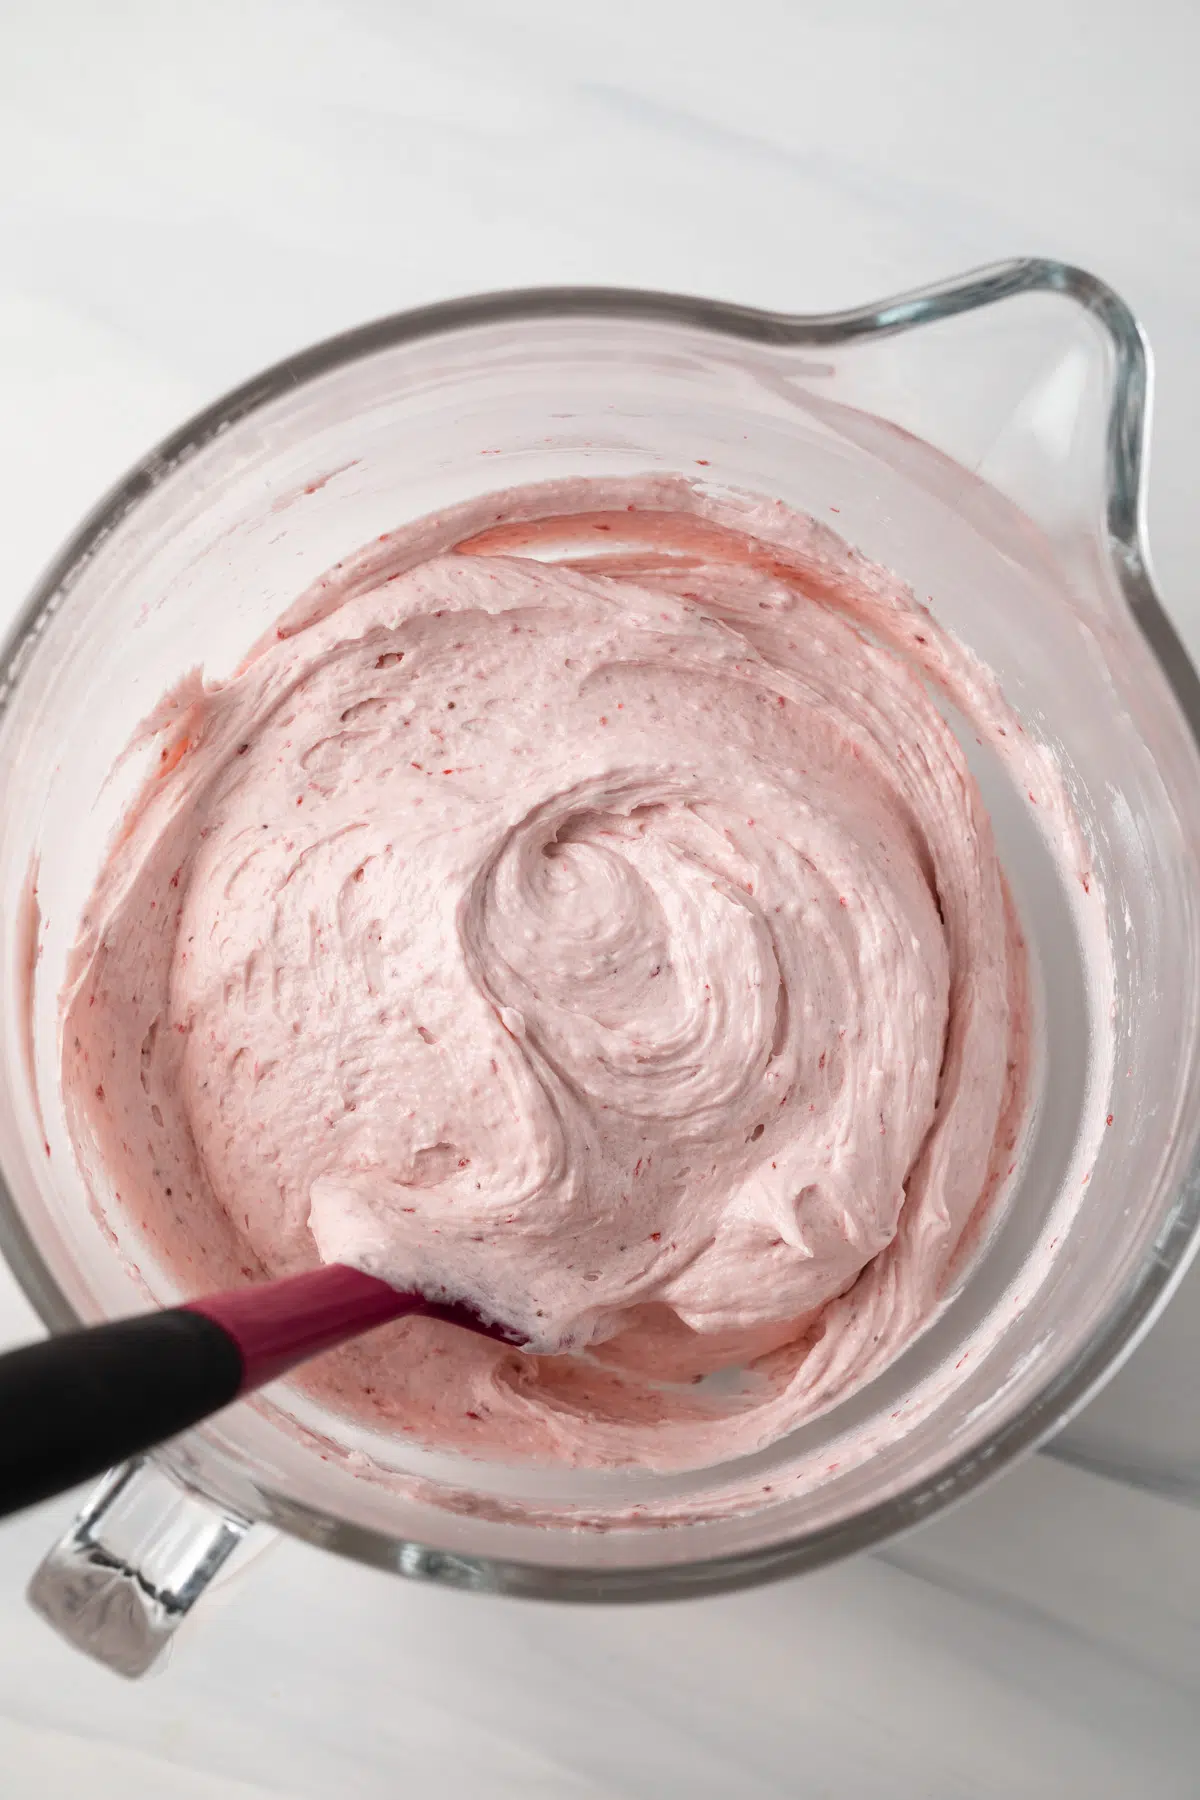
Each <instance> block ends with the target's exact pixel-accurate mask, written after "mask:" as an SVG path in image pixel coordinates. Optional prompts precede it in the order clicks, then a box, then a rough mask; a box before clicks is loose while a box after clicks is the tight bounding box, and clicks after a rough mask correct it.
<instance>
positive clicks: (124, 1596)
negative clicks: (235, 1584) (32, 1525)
mask: <svg viewBox="0 0 1200 1800" xmlns="http://www.w3.org/2000/svg"><path fill="white" fill-rule="evenodd" d="M249 1529H250V1521H249V1520H247V1519H243V1518H240V1517H239V1516H238V1515H237V1514H236V1513H232V1512H226V1511H224V1510H222V1509H220V1508H218V1507H216V1506H214V1505H213V1504H211V1503H210V1502H209V1501H208V1500H205V1499H202V1498H201V1497H200V1495H198V1494H196V1493H194V1492H193V1491H192V1490H191V1489H189V1488H187V1487H184V1486H183V1485H182V1484H181V1483H180V1482H179V1481H178V1480H176V1478H175V1477H174V1476H172V1475H170V1474H169V1473H168V1472H167V1471H166V1470H165V1469H164V1468H162V1467H161V1466H160V1465H158V1464H157V1463H154V1462H151V1461H147V1460H144V1459H141V1458H139V1459H137V1460H135V1461H133V1462H128V1463H125V1464H124V1465H123V1466H122V1467H120V1468H118V1469H113V1470H112V1471H110V1473H109V1474H108V1475H106V1476H105V1478H104V1480H103V1481H102V1482H101V1484H100V1486H99V1487H98V1488H97V1489H96V1490H95V1492H94V1493H93V1494H92V1495H91V1496H90V1498H89V1499H88V1500H87V1502H86V1503H85V1505H84V1507H83V1509H82V1511H81V1512H80V1513H79V1515H78V1517H77V1518H76V1520H75V1522H74V1524H73V1525H72V1526H71V1528H70V1530H69V1531H68V1532H67V1533H66V1535H65V1536H64V1537H62V1538H61V1539H60V1540H59V1542H58V1543H57V1544H56V1545H55V1546H54V1548H53V1549H52V1550H51V1551H50V1553H49V1555H48V1556H47V1557H46V1559H45V1561H44V1562H43V1563H42V1564H41V1566H40V1568H39V1569H38V1570H37V1572H36V1574H35V1575H34V1577H33V1580H32V1581H31V1582H30V1584H29V1590H28V1596H27V1597H28V1599H29V1603H30V1605H31V1606H32V1607H33V1609H34V1611H35V1612H38V1613H40V1614H41V1616H42V1618H44V1619H45V1620H46V1621H47V1622H48V1623H49V1624H50V1625H52V1626H53V1627H54V1629H55V1631H57V1632H58V1633H59V1635H60V1636H61V1637H64V1638H65V1639H66V1640H67V1642H68V1643H70V1644H73V1645H74V1646H75V1648H76V1649H77V1650H82V1651H83V1652H84V1654H85V1655H86V1656H90V1657H93V1658H94V1659H95V1661H97V1662H100V1663H103V1664H104V1665H105V1666H106V1667H107V1668H110V1669H112V1670H114V1671H115V1672H116V1673H117V1674H118V1675H126V1676H129V1677H135V1676H138V1675H144V1674H145V1673H146V1671H147V1670H148V1669H149V1668H150V1667H151V1666H152V1665H153V1664H154V1663H155V1662H157V1660H158V1659H159V1657H160V1656H161V1655H162V1654H163V1652H164V1651H165V1650H166V1648H167V1646H168V1645H169V1643H170V1641H171V1638H172V1636H173V1634H174V1632H175V1630H176V1628H177V1627H178V1626H179V1625H180V1624H181V1622H182V1621H183V1619H184V1618H186V1616H187V1614H188V1613H189V1612H190V1611H191V1608H192V1606H193V1605H194V1604H195V1602H196V1601H197V1600H198V1599H199V1597H200V1595H201V1594H202V1593H203V1592H204V1590H205V1588H206V1587H207V1586H208V1584H209V1582H210V1581H211V1580H212V1579H213V1577H214V1575H216V1573H217V1572H218V1570H219V1569H221V1568H222V1567H223V1566H224V1564H225V1563H226V1562H227V1561H228V1559H229V1557H230V1556H231V1555H232V1554H233V1552H234V1551H235V1550H236V1549H237V1548H238V1547H239V1545H240V1544H241V1543H242V1542H243V1540H244V1539H245V1536H246V1533H247V1532H248V1530H249Z"/></svg>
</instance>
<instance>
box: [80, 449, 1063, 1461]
mask: <svg viewBox="0 0 1200 1800" xmlns="http://www.w3.org/2000/svg"><path fill="white" fill-rule="evenodd" d="M950 718H955V719H957V720H959V721H960V722H965V725H966V727H967V729H968V730H969V732H970V733H971V734H973V735H975V736H978V737H979V738H980V739H981V740H982V741H984V742H985V743H987V744H988V745H990V746H991V747H992V749H994V750H996V751H998V752H999V754H1000V755H1001V756H1002V757H1003V758H1004V759H1005V761H1006V763H1007V765H1008V767H1009V768H1010V771H1011V772H1012V773H1013V775H1014V779H1015V780H1016V781H1017V782H1018V783H1019V785H1020V787H1021V788H1022V789H1023V790H1025V791H1027V792H1028V793H1029V795H1030V798H1031V800H1032V801H1034V802H1039V801H1040V802H1041V803H1042V804H1043V806H1045V807H1046V808H1047V810H1048V811H1052V810H1053V808H1054V806H1055V805H1057V804H1058V798H1057V793H1058V790H1057V787H1056V784H1055V780H1054V777H1053V772H1052V770H1051V768H1050V765H1049V764H1048V762H1047V760H1046V758H1045V756H1044V754H1043V753H1042V752H1041V751H1039V750H1038V749H1036V748H1035V747H1034V746H1033V745H1032V744H1031V742H1030V741H1029V740H1028V739H1027V738H1026V737H1025V735H1024V733H1023V732H1022V731H1021V728H1020V724H1019V722H1018V721H1017V719H1016V718H1015V716H1014V714H1013V713H1012V711H1011V709H1010V708H1009V707H1008V706H1007V705H1006V703H1005V701H1004V699H1003V696H1002V695H1001V694H1000V692H999V689H998V688H997V686H996V683H995V682H994V680H993V679H992V678H991V676H990V675H989V673H988V672H987V671H986V670H985V669H983V668H982V667H981V666H980V664H979V663H978V662H977V661H976V660H975V659H974V658H973V657H972V656H971V655H970V654H969V653H968V652H967V651H966V650H965V649H963V648H962V647H961V646H960V645H959V644H958V643H957V641H956V640H955V639H953V638H952V637H951V636H949V635H948V634H947V633H946V632H945V631H944V630H943V629H941V628H940V627H939V626H938V624H937V623H936V621H935V619H934V618H933V617H932V616H931V614H930V612H929V611H928V609H927V608H926V607H924V606H923V605H920V604H918V603H917V602H916V600H915V599H914V597H913V596H912V595H911V593H909V592H908V590H907V589H905V588H904V587H903V586H902V585H901V584H900V583H899V582H898V581H897V580H896V579H895V578H894V577H893V576H891V575H890V574H888V573H887V572H886V571H884V570H882V569H880V568H878V567H876V566H875V565H873V564H871V563H869V562H867V561H866V560H865V559H863V558H862V557H860V556H859V555H857V554H856V553H855V552H853V551H852V550H850V549H849V548H848V547H847V546H846V545H845V544H844V543H843V542H842V541H841V540H840V539H839V538H837V537H836V536H835V535H834V534H833V533H832V532H830V531H829V530H828V529H826V528H825V527H823V526H819V525H817V524H815V523H814V522H813V521H812V520H811V519H809V518H807V517H805V516H803V515H801V514H799V513H797V512H794V511H791V510H789V509H788V508H786V507H784V506H783V505H781V504H778V503H776V502H773V501H769V500H765V499H761V498H758V497H756V496H752V495H749V494H742V493H736V492H732V493H731V492H728V491H719V490H716V489H715V488H708V487H705V486H703V485H700V484H696V483H692V482H689V481H686V480H683V479H682V478H667V477H663V478H658V477H649V476H647V477H641V478H638V479H634V480H612V479H602V480H592V481H573V482H569V483H568V482H561V483H550V484H542V485H540V486H536V487H531V488H527V489H522V490H514V491H512V492H509V493H505V494H498V495H489V496H486V497H484V498H482V499H479V500H475V501H471V502H468V503H466V504H465V505H463V506H461V507H459V508H457V509H455V510H453V511H449V512H446V513H443V514H441V515H439V516H436V517H431V518H427V519H424V520H422V521H420V522H418V523H417V524H415V525H409V526H406V527H404V528H403V529H401V530H398V531H397V532H395V533H392V534H389V535H388V536H386V537H384V538H382V539H380V540H378V541H377V542H374V543H372V544H370V545H368V546H367V547H366V548H364V549H363V550H362V551H361V552H359V553H358V554H357V555H356V556H354V557H351V558H349V559H348V560H347V561H345V562H344V563H343V564H341V565H339V566H338V567H337V568H335V569H333V570H331V571H330V572H329V574H328V575H327V576H325V577H324V578H323V579H322V580H321V581H320V582H318V583H317V584H316V585H315V586H314V587H313V588H311V589H310V590H309V591H308V592H307V593H305V594H304V595H302V596H301V597H300V599H299V600H298V601H296V602H295V603H294V604H293V605H292V607H291V608H290V610H289V611H288V612H287V613H285V614H284V616H283V617H282V618H281V619H280V620H279V623H278V625H277V627H276V628H275V629H274V630H273V631H272V632H271V633H270V634H269V636H268V637H267V638H266V639H265V640H264V641H263V642H261V643H260V644H259V645H258V646H256V648H255V649H254V650H253V651H252V652H251V654H250V655H249V656H248V658H247V659H246V661H245V663H244V664H243V666H242V667H241V668H240V669H239V670H238V671H237V672H236V673H235V674H234V675H233V676H232V677H230V678H228V679H223V680H220V681H214V682H208V681H206V680H205V679H204V678H203V677H202V675H200V674H199V673H197V674H195V675H193V676H191V677H189V678H188V679H187V680H186V681H185V682H184V683H183V684H181V686H180V687H179V688H178V689H177V690H176V691H175V692H174V693H172V694H171V695H169V696H167V698H166V700H165V701H164V702H163V703H162V705H161V706H160V707H159V708H158V710H157V712H156V714H155V715H154V717H153V719H152V720H151V721H150V722H149V725H148V726H147V728H146V729H147V731H149V732H150V733H151V734H152V735H153V739H154V745H155V758H156V767H155V772H154V773H153V774H152V775H151V777H150V779H149V780H148V782H147V784H146V786H145V787H144V789H143V791H142V792H141V794H140V796H139V797H138V799H137V801H136V803H135V805H134V806H133V808H132V810H131V812H130V813H129V815H128V817H127V819H126V821H125V825H124V827H123V830H122V833H121V835H120V838H119V841H118V842H117V843H116V844H115V846H114V848H113V849H112V851H111V853H110V855H109V858H108V861H107V863H106V865H105V867H104V869H103V870H102V872H101V874H100V877H99V880H98V883H97V885H96V888H95V891H94V894H93V896H92V898H91V901H90V904H89V907H88V911H87V915H86V917H85V919H84V920H83V923H82V927H81V931H80V937H79V942H78V945H77V948H76V951H75V954H74V960H73V964H72V968H71V973H70V979H69V983H68V987H67V990H66V992H65V993H64V997H63V1078H64V1089H65V1094H66V1099H67V1105H68V1115H69V1120H70V1125H71V1130H72V1133H73V1136H74V1139H75V1142H76V1144H77V1147H78V1150H79V1156H80V1160H81V1165H82V1166H83V1168H84V1170H85V1173H86V1175H87V1178H88V1180H89V1183H90V1185H91V1187H92V1191H93V1195H94V1198H95V1201H96V1204H97V1206H99V1207H100V1208H101V1210H102V1211H105V1212H107V1213H108V1214H110V1215H112V1214H113V1213H114V1212H119V1213H120V1214H121V1216H122V1218H123V1219H124V1220H125V1221H126V1222H127V1223H129V1224H131V1226H132V1227H133V1228H134V1229H135V1230H136V1232H137V1234H138V1236H139V1240H140V1241H141V1242H143V1243H144V1244H145V1246H146V1252H147V1260H148V1263H150V1262H153V1264H154V1266H155V1267H156V1268H159V1269H162V1268H165V1269H166V1270H168V1271H169V1272H170V1274H171V1275H172V1276H173V1279H174V1281H175V1284H176V1285H177V1287H179V1288H182V1289H183V1290H185V1291H187V1292H191V1293H196V1292H200V1291H202V1290H205V1289H210V1288H212V1287H214V1286H220V1285H223V1284H225V1283H227V1282H229V1281H240V1280H250V1279H261V1278H262V1277H263V1276H264V1275H269V1274H270V1275H275V1274H285V1273H288V1272H291V1271H294V1270H298V1269H302V1268H306V1267H310V1266H312V1265H314V1264H315V1263H316V1262H317V1261H318V1260H320V1259H323V1260H325V1261H343V1262H349V1263H352V1264H356V1265H358V1266H360V1267H363V1268H366V1269H368V1270H370V1271H372V1272H373V1273H375V1274H379V1275H382V1276H383V1277H385V1278H386V1279H387V1280H389V1281H392V1282H394V1283H396V1284H397V1285H399V1286H403V1287H406V1288H407V1287H412V1286H414V1285H417V1286H420V1287H422V1288H424V1289H425V1290H426V1291H427V1292H429V1293H430V1294H436V1295H437V1296H439V1297H448V1298H452V1299H465V1300H468V1301H469V1302H471V1304H472V1305H474V1306H475V1307H477V1308H478V1309H479V1310H480V1311H482V1312H483V1313H484V1314H485V1315H487V1316H489V1317H492V1318H498V1319H502V1320H504V1321H505V1322H507V1323H508V1324H510V1325H512V1326H513V1327H515V1328H516V1329H517V1330H519V1331H520V1333H521V1334H522V1335H523V1336H524V1337H525V1338H527V1339H528V1344H529V1347H528V1349H525V1350H520V1349H514V1348H512V1347H509V1346H506V1345H502V1344H499V1343H496V1342H492V1341H489V1340H485V1339H482V1338H478V1337H473V1336H471V1335H469V1334H467V1333H465V1332H462V1331H458V1330H456V1329H455V1328H454V1327H452V1326H449V1325H446V1324H442V1323H438V1322H436V1321H431V1320H424V1319H414V1320H409V1321H406V1322H404V1323H401V1324H398V1325H395V1326H391V1327H387V1328H385V1329H383V1330H381V1331H377V1332H374V1333H372V1334H371V1335H370V1336H369V1337H367V1338H365V1339H363V1340H361V1341H359V1342H358V1343H356V1344H353V1345H350V1346H347V1347H346V1348H344V1349H342V1350H340V1351H338V1352H335V1353H333V1354H331V1355H330V1356H327V1357H325V1358H323V1359H322V1360H321V1361H320V1362H319V1363H317V1364H315V1365H313V1366H312V1368H311V1369H310V1371H309V1372H308V1373H307V1375H306V1376H305V1377H304V1379H305V1380H306V1381H307V1382H308V1384H309V1385H310V1387H311V1388H312V1390H313V1391H314V1392H316V1393H317V1394H318V1395H319V1396H320V1397H321V1398H322V1399H324V1400H326V1401H328V1402H330V1403H331V1404H332V1405H334V1406H335V1407H337V1408H341V1409H344V1410H348V1411H350V1412H353V1413H355V1414H357V1415H358V1416H359V1417H360V1418H365V1419H367V1420H368V1421H369V1422H370V1423H373V1424H376V1425H378V1426H379V1427H381V1428H382V1429H384V1430H387V1431H390V1432H399V1433H407V1434H410V1435H412V1436H413V1437H414V1438H415V1439H417V1440H418V1441H419V1442H421V1443H424V1444H428V1445H433V1446H436V1447H440V1448H449V1449H455V1450H459V1451H465V1452H468V1453H473V1454H476V1455H481V1456H487V1457H491V1458H498V1459H509V1460H513V1459H527V1458H533V1459H539V1460H558V1461H566V1462H570V1463H577V1464H585V1465H603V1464H613V1463H616V1464H621V1463H625V1464H628V1463H633V1464H643V1465H646V1466H650V1467H656V1468H672V1467H688V1466H693V1465H698V1464H702V1463H706V1462H711V1461H713V1460H719V1459H722V1458H726V1457H730V1456H733V1455H737V1454H740V1453H742V1452H745V1451H747V1450H751V1449H754V1448H756V1447H758V1446H760V1445H763V1444H765V1443H769V1442H771V1441H773V1440H775V1439H776V1438H778V1437H780V1436H782V1435H783V1434H784V1433H786V1432H787V1431H789V1430H790V1429H791V1428H792V1427H793V1426H795V1425H797V1424H799V1423H800V1422H802V1421H803V1420H804V1419H806V1418H808V1417H810V1416H812V1415H813V1414H815V1413H817V1412H820V1411H822V1410H824V1409H826V1408H828V1407H829V1406H830V1405H832V1404H833V1403H834V1402H835V1401H837V1400H838V1399H839V1398H840V1397H842V1396H844V1395H845V1394H847V1393H848V1392H849V1391H850V1390H852V1389H854V1388H856V1387H858V1386H859V1385H861V1384H862V1383H863V1382H865V1381H866V1380H868V1379H869V1378H870V1377H871V1376H872V1375H873V1374H874V1373H876V1372H877V1371H878V1370H879V1369H881V1368H882V1367H883V1366H884V1365H885V1364H887V1363H888V1362H889V1361H890V1360H891V1359H892V1358H894V1357H895V1355H896V1354H897V1352H898V1351H899V1350H900V1349H901V1348H902V1347H903V1346H904V1345H905V1344H906V1343H907V1342H908V1341H909V1340H910V1339H911V1338H912V1337H913V1336H914V1334H915V1333H917V1332H918V1331H919V1330H920V1329H921V1327H922V1325H923V1324H924V1323H925V1322H926V1321H928V1319H929V1318H930V1317H931V1316H932V1314H933V1313H934V1312H935V1311H936V1309H937V1307H938V1305H939V1303H940V1300H941V1298H942V1296H943V1294H944V1292H945V1289H946V1284H947V1281H948V1278H949V1277H950V1275H951V1274H952V1272H953V1271H954V1270H955V1269H956V1268H957V1267H958V1265H959V1263H960V1261H961V1258H962V1256H963V1255H964V1253H965V1249H966V1247H967V1246H968V1245H969V1244H970V1243H971V1242H972V1241H974V1240H975V1238H977V1236H978V1234H979V1230H980V1226H981V1224H982V1223H985V1222H986V1219H987V1218H988V1216H989V1215H990V1213H991V1211H992V1209H993V1208H994V1207H995V1205H996V1203H997V1201H998V1198H999V1196H1000V1195H1001V1193H1002V1191H1003V1187H1004V1183H1005V1180H1006V1178H1007V1176H1008V1175H1009V1173H1010V1172H1011V1170H1012V1167H1013V1165H1014V1162H1015V1160H1016V1157H1017V1154H1018V1140H1019V1131H1020V1126H1021V1121H1022V1115H1023V1109H1024V1106H1025V1102H1026V1097H1027V1090H1028V1087H1029V1066H1030V1038H1031V1033H1030V1020H1029V1002H1028V995H1027V966H1026V952H1025V947H1024V943H1023V939H1022V933H1021V930H1020V927H1019V924H1018V921H1017V918H1016V915H1015V912H1014V908H1013V906H1012V904H1011V902H1010V898H1009V894H1008V890H1007V887H1006V883H1005V878H1004V874H1003V872H1002V869H1001V866H1000V862H999V860H998V857H997V852H996V847H995V844H994V842H993V835H992V830H991V826H990V824H989V820H988V817H987V814H986V812H985V809H984V806H983V803H982V801H981V798H980V794H979V791H978V788H977V786H976V782H975V780H974V778H973V776H972V774H971V772H970V770H969V768H968V764H967V759H966V756H965V754H964V751H963V749H962V748H961V746H960V741H959V736H957V735H956V733H955V731H954V730H953V729H952V727H951V723H950V722H949V720H950Z"/></svg>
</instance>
